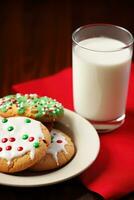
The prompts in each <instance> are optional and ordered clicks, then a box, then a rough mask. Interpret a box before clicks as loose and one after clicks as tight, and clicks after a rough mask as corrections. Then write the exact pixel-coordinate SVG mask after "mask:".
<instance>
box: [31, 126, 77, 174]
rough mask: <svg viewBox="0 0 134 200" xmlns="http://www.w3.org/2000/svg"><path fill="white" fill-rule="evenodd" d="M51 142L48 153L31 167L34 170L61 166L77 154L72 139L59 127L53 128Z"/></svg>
mask: <svg viewBox="0 0 134 200" xmlns="http://www.w3.org/2000/svg"><path fill="white" fill-rule="evenodd" d="M50 134H51V144H50V145H49V147H48V149H47V154H46V155H45V156H44V157H43V158H42V159H41V160H40V161H39V162H38V163H36V164H35V165H33V166H32V167H31V168H30V169H31V170H33V171H44V170H52V169H56V168H59V167H61V166H63V165H65V164H67V163H68V162H69V161H70V160H71V158H72V157H73V156H74V154H75V147H74V143H73V142H72V139H71V138H70V137H69V136H68V135H67V134H65V133H63V132H62V131H60V130H58V129H52V130H51V132H50Z"/></svg>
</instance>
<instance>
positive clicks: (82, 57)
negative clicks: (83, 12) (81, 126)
mask: <svg viewBox="0 0 134 200" xmlns="http://www.w3.org/2000/svg"><path fill="white" fill-rule="evenodd" d="M72 40H73V49H72V53H73V56H72V57H73V100H74V109H75V111H76V112H77V113H79V114H80V115H82V116H83V117H85V118H86V119H88V120H89V121H90V122H91V123H92V124H93V125H94V126H95V128H96V129H97V130H98V131H99V132H108V131H111V130H114V129H116V128H118V127H119V126H121V125H122V124H123V122H124V119H125V110H126V100H127V92H128V83H129V75H130V66H131V59H132V51H133V36H132V34H131V33H130V32H129V31H128V30H126V29H124V28H122V27H119V26H115V25H111V24H91V25H86V26H82V27H80V28H78V29H77V30H76V31H74V33H73V35H72Z"/></svg>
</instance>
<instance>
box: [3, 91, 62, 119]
mask: <svg viewBox="0 0 134 200" xmlns="http://www.w3.org/2000/svg"><path fill="white" fill-rule="evenodd" d="M63 114H64V108H63V106H62V104H61V103H59V102H58V101H56V100H55V99H52V98H49V97H46V96H44V97H39V96H38V95H37V94H25V95H22V94H19V93H17V94H14V95H8V96H5V97H3V98H0V116H2V117H11V116H26V117H31V118H33V119H37V120H40V121H42V122H53V121H57V120H59V119H60V118H61V117H62V116H63Z"/></svg>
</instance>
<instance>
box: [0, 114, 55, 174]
mask: <svg viewBox="0 0 134 200" xmlns="http://www.w3.org/2000/svg"><path fill="white" fill-rule="evenodd" d="M50 142H51V136H50V133H49V131H48V129H47V128H46V127H45V126H44V125H42V124H41V122H39V121H36V120H33V119H30V118H27V117H9V118H1V119H0V171H1V172H7V173H13V172H17V171H22V170H24V169H27V168H28V167H30V166H32V165H33V164H35V163H36V162H38V161H39V160H40V159H41V158H42V155H43V154H44V156H45V154H46V150H47V148H48V146H49V144H50Z"/></svg>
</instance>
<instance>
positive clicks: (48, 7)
mask: <svg viewBox="0 0 134 200" xmlns="http://www.w3.org/2000/svg"><path fill="white" fill-rule="evenodd" d="M89 23H112V24H115V25H119V26H123V27H125V28H127V29H128V30H129V31H130V32H132V34H134V3H133V1H130V0H125V1H123V0H122V1H121V0H100V1H99V0H98V1H97V0H92V1H91V0H88V1H87V0H80V1H78V0H77V1H76V0H74V1H73V0H72V1H71V0H61V1H60V0H44V1H43V0H42V1H41V0H33V1H32V0H31V1H30V0H27V1H21V0H16V1H12V0H9V1H6V0H5V1H0V83H1V84H0V96H3V95H6V94H9V93H11V85H12V84H15V83H18V82H23V81H27V80H30V79H33V78H39V77H44V76H48V75H50V74H53V73H55V72H58V71H59V70H61V69H63V68H65V67H67V66H70V65H71V45H72V41H71V34H72V32H73V31H74V30H75V29H76V28H78V27H79V26H81V25H85V24H89ZM0 191H1V196H0V199H3V200H6V199H9V200H10V199H11V200H15V199H26V200H27V199H32V198H36V199H37V198H40V199H48V200H49V199H59V200H62V199H65V200H66V199H67V200H76V199H77V200H88V199H89V200H97V199H98V200H100V199H101V198H100V197H97V196H96V195H95V194H92V193H91V192H90V191H88V190H87V189H86V188H85V187H84V186H83V185H82V184H81V183H80V181H79V179H78V178H75V179H72V180H70V181H67V182H65V183H62V184H58V185H54V186H49V187H42V188H37V189H18V188H10V187H5V186H4V187H3V186H1V187H0ZM133 199H134V194H129V195H128V196H127V197H124V198H123V199H122V200H133Z"/></svg>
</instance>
